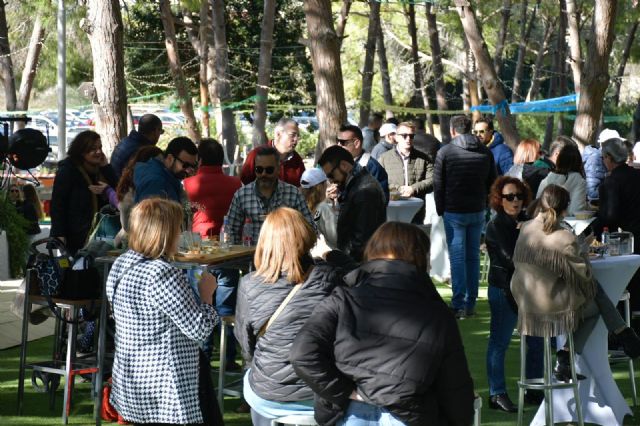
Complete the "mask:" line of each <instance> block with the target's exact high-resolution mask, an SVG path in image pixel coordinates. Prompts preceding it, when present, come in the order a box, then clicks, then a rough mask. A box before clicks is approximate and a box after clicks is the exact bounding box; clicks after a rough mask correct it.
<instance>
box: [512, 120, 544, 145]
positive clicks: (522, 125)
mask: <svg viewBox="0 0 640 426" xmlns="http://www.w3.org/2000/svg"><path fill="white" fill-rule="evenodd" d="M514 117H516V123H517V126H518V133H519V134H520V139H528V138H531V139H536V140H537V141H539V142H540V143H542V142H543V141H544V132H545V130H546V126H547V116H546V115H538V114H532V115H529V114H516V115H514Z"/></svg>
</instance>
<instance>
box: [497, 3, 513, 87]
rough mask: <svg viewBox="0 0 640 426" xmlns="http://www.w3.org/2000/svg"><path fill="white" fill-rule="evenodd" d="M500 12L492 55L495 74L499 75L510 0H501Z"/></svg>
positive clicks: (509, 11) (505, 38)
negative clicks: (498, 29)
mask: <svg viewBox="0 0 640 426" xmlns="http://www.w3.org/2000/svg"><path fill="white" fill-rule="evenodd" d="M500 14H501V15H502V19H501V21H500V33H499V34H498V41H497V42H496V51H495V53H494V55H493V56H494V58H493V67H494V69H495V71H496V75H497V76H500V71H502V55H503V52H504V45H505V44H506V42H507V32H508V31H509V18H511V0H504V1H503V3H502V10H501V11H500Z"/></svg>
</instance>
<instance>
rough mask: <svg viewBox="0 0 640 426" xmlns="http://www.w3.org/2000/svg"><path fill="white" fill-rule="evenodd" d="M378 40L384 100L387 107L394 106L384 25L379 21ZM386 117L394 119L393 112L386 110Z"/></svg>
mask: <svg viewBox="0 0 640 426" xmlns="http://www.w3.org/2000/svg"><path fill="white" fill-rule="evenodd" d="M376 31H377V32H378V34H377V36H378V40H377V42H376V45H377V49H378V65H379V66H380V80H381V81H382V98H383V99H384V103H385V105H388V106H393V92H392V91H391V79H390V78H389V62H388V61H387V49H386V48H385V46H384V33H383V32H382V24H381V23H380V20H378V28H377V29H376ZM385 115H386V117H387V118H391V117H393V111H392V110H391V109H389V108H387V110H386V114H385Z"/></svg>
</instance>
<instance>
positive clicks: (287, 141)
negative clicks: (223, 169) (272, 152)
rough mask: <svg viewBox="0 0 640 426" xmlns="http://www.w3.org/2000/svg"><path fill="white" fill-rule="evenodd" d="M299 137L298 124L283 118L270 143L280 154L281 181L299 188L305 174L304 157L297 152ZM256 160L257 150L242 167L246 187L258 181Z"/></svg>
mask: <svg viewBox="0 0 640 426" xmlns="http://www.w3.org/2000/svg"><path fill="white" fill-rule="evenodd" d="M299 135H300V132H299V129H298V123H297V122H296V121H295V120H294V119H292V118H281V119H280V121H278V124H276V128H275V131H274V135H273V141H270V142H269V143H268V145H269V146H273V147H274V148H275V149H276V150H277V151H278V152H279V153H280V174H279V176H278V177H279V178H280V180H281V181H283V182H286V183H288V184H291V185H294V186H298V187H299V186H300V178H301V177H302V173H303V172H304V163H303V162H302V157H300V154H298V153H297V152H296V145H298V138H299ZM255 159H256V149H255V148H254V149H252V150H251V151H250V152H249V154H247V159H246V160H245V162H244V164H243V165H242V172H241V173H240V179H241V180H242V183H243V184H245V185H247V184H248V183H251V182H253V181H254V180H256V173H255V171H254V168H255Z"/></svg>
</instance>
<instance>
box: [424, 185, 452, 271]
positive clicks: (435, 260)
mask: <svg viewBox="0 0 640 426" xmlns="http://www.w3.org/2000/svg"><path fill="white" fill-rule="evenodd" d="M425 210H426V214H425V223H430V224H431V235H430V239H431V252H430V256H429V257H430V259H429V260H430V266H431V269H430V270H429V275H431V277H433V278H435V279H436V280H438V281H440V282H444V281H447V280H450V279H451V265H450V264H449V249H448V248H447V236H446V234H445V232H444V220H443V219H442V217H441V216H438V213H437V212H436V201H435V199H434V198H433V193H430V194H427V196H426V198H425Z"/></svg>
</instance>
